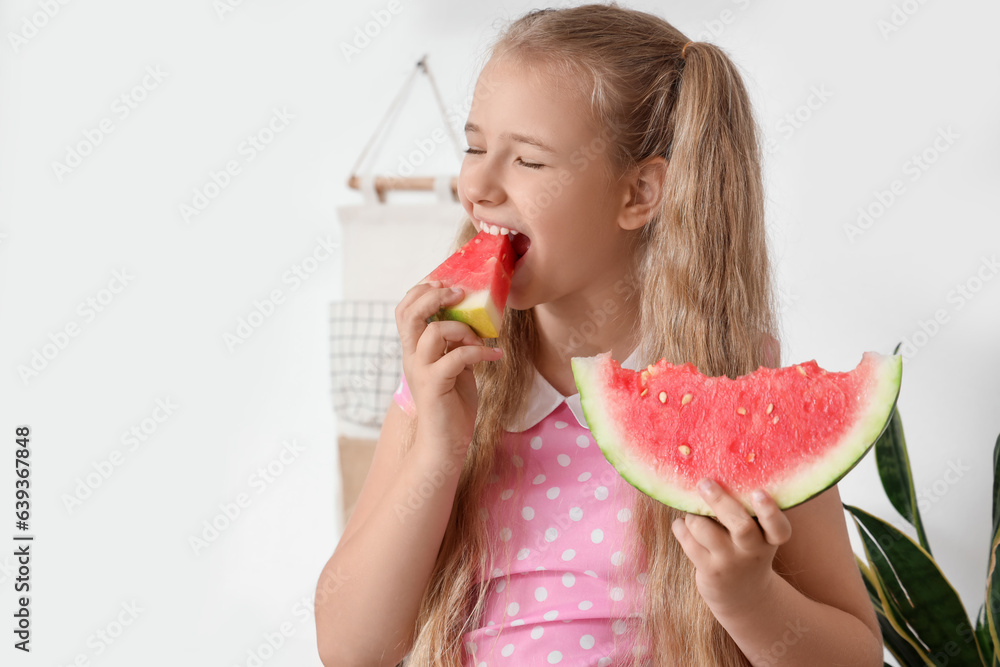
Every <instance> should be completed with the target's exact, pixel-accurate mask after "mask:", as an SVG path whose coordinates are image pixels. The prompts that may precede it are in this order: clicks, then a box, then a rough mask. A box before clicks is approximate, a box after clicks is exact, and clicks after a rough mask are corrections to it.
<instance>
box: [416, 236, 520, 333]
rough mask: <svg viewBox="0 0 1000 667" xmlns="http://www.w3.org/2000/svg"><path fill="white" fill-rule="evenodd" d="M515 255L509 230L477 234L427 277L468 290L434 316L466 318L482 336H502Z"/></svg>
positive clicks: (436, 318) (437, 318)
mask: <svg viewBox="0 0 1000 667" xmlns="http://www.w3.org/2000/svg"><path fill="white" fill-rule="evenodd" d="M515 259H516V257H515V254H514V249H513V248H512V247H511V244H510V239H509V238H508V237H507V235H506V234H504V235H498V234H490V233H489V232H486V231H482V232H479V233H478V234H476V235H475V236H474V237H472V238H471V239H470V240H469V242H468V243H466V244H465V245H463V246H462V247H461V248H459V249H458V252H456V253H455V254H453V255H452V256H451V257H449V258H448V259H446V260H445V261H444V262H443V263H442V264H441V265H440V266H438V267H437V268H436V269H434V271H432V272H431V273H430V275H428V276H427V277H426V278H424V282H430V281H432V280H440V281H441V282H442V283H443V284H444V285H445V286H446V287H461V288H462V289H464V290H465V297H464V298H463V299H462V300H461V301H460V302H458V303H457V304H455V305H453V306H448V307H447V308H442V309H441V310H440V311H438V312H437V313H436V314H435V315H434V316H433V317H431V319H432V320H458V321H459V322H465V323H466V324H468V325H469V326H470V327H472V330H473V331H475V332H476V335H478V336H480V337H482V338H496V337H497V336H499V335H500V321H501V319H502V317H503V309H504V306H505V305H506V304H507V294H508V293H509V292H510V280H511V276H512V275H513V273H514V260H515Z"/></svg>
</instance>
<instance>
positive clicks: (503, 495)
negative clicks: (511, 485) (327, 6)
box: [500, 489, 514, 500]
mask: <svg viewBox="0 0 1000 667" xmlns="http://www.w3.org/2000/svg"><path fill="white" fill-rule="evenodd" d="M512 495H514V489H504V492H503V493H501V494H500V500H507V499H508V498H510V497H511V496H512Z"/></svg>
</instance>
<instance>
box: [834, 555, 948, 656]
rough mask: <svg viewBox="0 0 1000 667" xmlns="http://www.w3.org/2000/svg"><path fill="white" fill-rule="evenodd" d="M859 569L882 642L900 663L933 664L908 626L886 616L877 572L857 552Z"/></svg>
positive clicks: (856, 559)
mask: <svg viewBox="0 0 1000 667" xmlns="http://www.w3.org/2000/svg"><path fill="white" fill-rule="evenodd" d="M854 560H855V561H857V564H858V569H859V570H861V578H862V579H863V580H864V582H865V588H867V589H868V598H869V599H870V600H871V603H872V607H874V608H875V616H876V617H877V618H878V627H879V630H881V632H882V643H883V644H885V647H886V648H887V649H889V652H890V653H892V655H893V657H895V658H896V660H897V661H898V662H899V664H900V665H904V666H906V667H909V666H910V665H932V664H933V663H932V662H931V661H930V658H927V657H926V656H925V655H924V654H922V653H921V649H920V647H919V645H918V644H917V640H916V639H914V638H913V637H912V636H910V635H909V633H908V632H907V629H906V628H903V627H901V626H900V625H899V624H898V623H897V622H895V621H894V620H890V619H889V618H888V617H887V616H886V610H885V607H884V605H883V602H882V598H883V597H884V596H882V595H879V585H878V580H877V579H876V577H875V574H874V573H872V571H871V569H870V568H869V567H868V566H867V565H866V564H865V562H864V561H863V560H861V559H860V558H859V557H858V556H857V554H855V555H854Z"/></svg>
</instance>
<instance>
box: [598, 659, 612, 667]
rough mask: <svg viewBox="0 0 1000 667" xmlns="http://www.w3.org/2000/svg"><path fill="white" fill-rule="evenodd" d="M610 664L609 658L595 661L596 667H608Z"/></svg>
mask: <svg viewBox="0 0 1000 667" xmlns="http://www.w3.org/2000/svg"><path fill="white" fill-rule="evenodd" d="M610 664H611V658H601V659H600V660H598V661H597V667H608V665H610Z"/></svg>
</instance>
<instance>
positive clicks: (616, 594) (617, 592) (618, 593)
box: [611, 586, 625, 602]
mask: <svg viewBox="0 0 1000 667" xmlns="http://www.w3.org/2000/svg"><path fill="white" fill-rule="evenodd" d="M611 599H612V600H614V601H615V602H618V601H620V600H624V599H625V591H623V590H622V589H621V588H619V587H618V586H615V587H614V588H612V589H611Z"/></svg>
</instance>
